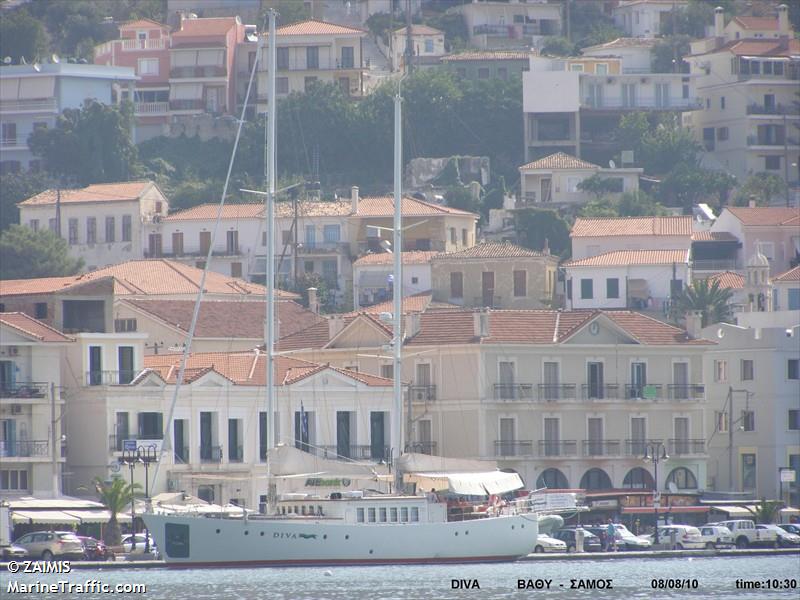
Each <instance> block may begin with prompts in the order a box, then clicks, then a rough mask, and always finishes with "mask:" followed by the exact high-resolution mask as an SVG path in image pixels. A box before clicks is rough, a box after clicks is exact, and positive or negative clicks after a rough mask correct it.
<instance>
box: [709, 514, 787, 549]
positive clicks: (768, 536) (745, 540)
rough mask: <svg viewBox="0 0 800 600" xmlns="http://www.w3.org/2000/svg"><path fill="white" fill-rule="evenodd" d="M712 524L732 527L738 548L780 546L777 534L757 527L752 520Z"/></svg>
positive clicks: (735, 520)
mask: <svg viewBox="0 0 800 600" xmlns="http://www.w3.org/2000/svg"><path fill="white" fill-rule="evenodd" d="M710 524H713V525H722V526H723V527H727V528H728V529H730V530H731V533H732V534H733V542H734V543H735V544H736V547H737V548H747V547H748V546H766V547H769V548H777V547H778V536H777V534H776V533H775V532H774V531H770V530H769V529H756V524H755V523H754V522H753V521H752V520H749V519H734V520H732V521H720V522H719V523H710Z"/></svg>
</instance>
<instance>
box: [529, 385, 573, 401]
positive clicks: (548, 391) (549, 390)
mask: <svg viewBox="0 0 800 600" xmlns="http://www.w3.org/2000/svg"><path fill="white" fill-rule="evenodd" d="M537 388H538V392H539V400H540V401H543V402H557V401H559V400H575V399H577V395H576V393H577V386H576V385H575V384H574V383H558V384H552V383H540V384H539V385H538V386H537Z"/></svg>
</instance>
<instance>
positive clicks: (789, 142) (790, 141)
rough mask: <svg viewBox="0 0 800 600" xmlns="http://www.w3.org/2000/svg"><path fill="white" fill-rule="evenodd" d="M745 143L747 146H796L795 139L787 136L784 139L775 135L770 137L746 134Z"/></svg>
mask: <svg viewBox="0 0 800 600" xmlns="http://www.w3.org/2000/svg"><path fill="white" fill-rule="evenodd" d="M747 145H748V146H776V147H780V148H782V147H783V146H797V139H796V138H791V137H787V138H786V140H785V141H784V138H782V137H779V136H776V137H774V138H770V137H763V136H762V137H759V136H757V135H748V136H747Z"/></svg>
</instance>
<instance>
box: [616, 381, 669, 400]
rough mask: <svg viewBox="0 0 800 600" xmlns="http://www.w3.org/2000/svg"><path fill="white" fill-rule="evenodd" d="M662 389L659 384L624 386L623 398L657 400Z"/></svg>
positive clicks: (660, 396) (627, 384) (630, 384)
mask: <svg viewBox="0 0 800 600" xmlns="http://www.w3.org/2000/svg"><path fill="white" fill-rule="evenodd" d="M662 388H663V386H662V385H661V384H660V383H646V384H643V385H642V384H634V383H626V384H625V398H626V399H627V400H657V399H658V398H662V397H663V396H662V395H661V394H662Z"/></svg>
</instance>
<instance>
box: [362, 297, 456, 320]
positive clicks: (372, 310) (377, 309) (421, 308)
mask: <svg viewBox="0 0 800 600" xmlns="http://www.w3.org/2000/svg"><path fill="white" fill-rule="evenodd" d="M452 308H461V307H460V306H458V305H456V304H450V303H448V302H437V301H434V300H433V296H432V295H431V292H420V293H419V294H413V295H411V296H405V297H404V298H403V314H404V315H405V314H409V313H418V312H425V311H426V310H440V309H452ZM384 312H389V313H390V312H394V302H393V301H392V300H387V301H386V302H381V303H379V304H373V305H372V306H367V307H364V308H361V309H359V311H358V312H352V313H348V316H355V315H357V314H369V315H379V314H381V313H384Z"/></svg>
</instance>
